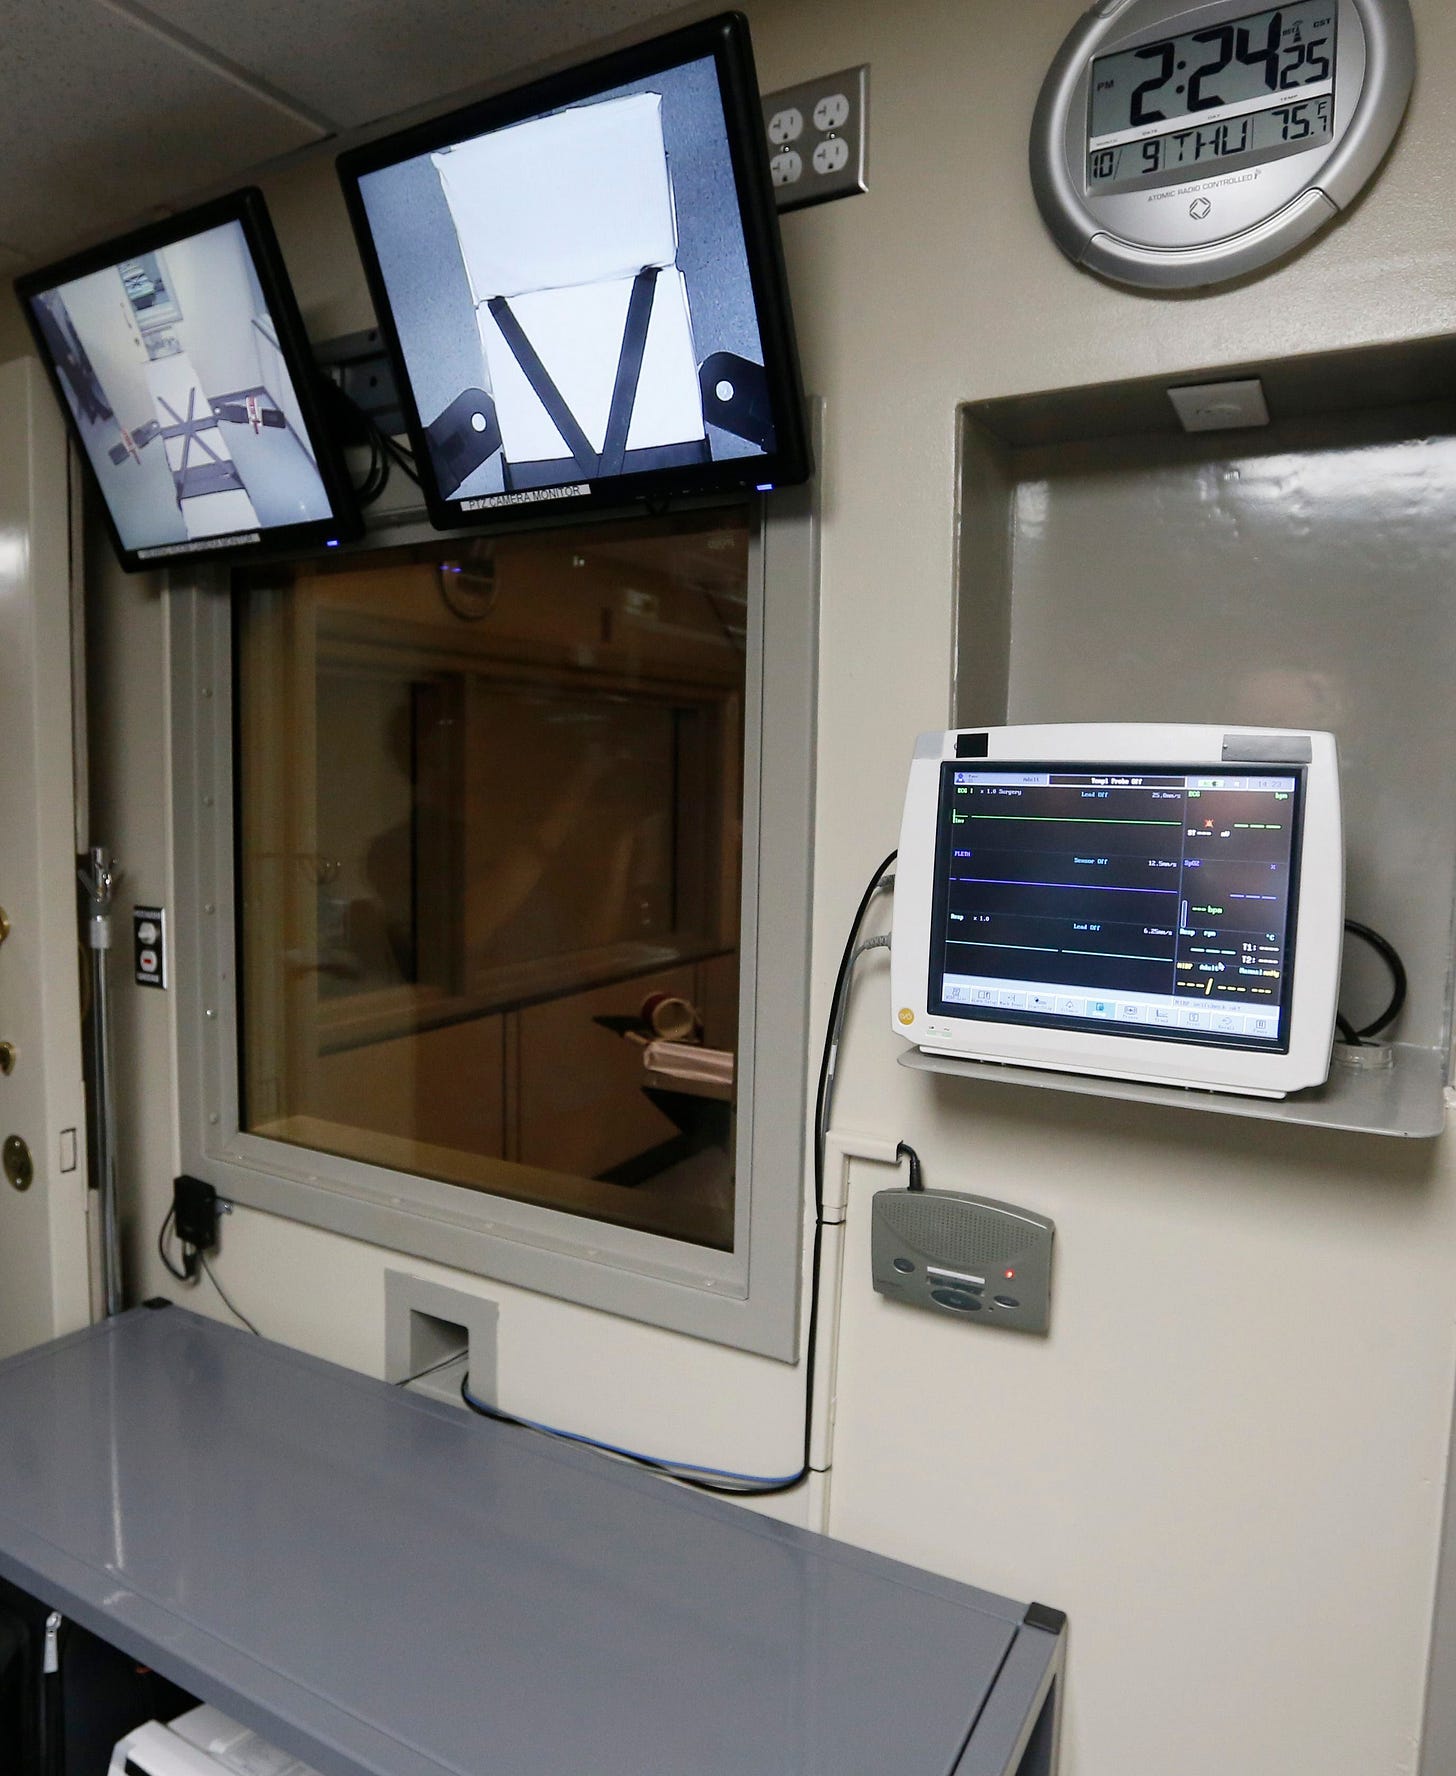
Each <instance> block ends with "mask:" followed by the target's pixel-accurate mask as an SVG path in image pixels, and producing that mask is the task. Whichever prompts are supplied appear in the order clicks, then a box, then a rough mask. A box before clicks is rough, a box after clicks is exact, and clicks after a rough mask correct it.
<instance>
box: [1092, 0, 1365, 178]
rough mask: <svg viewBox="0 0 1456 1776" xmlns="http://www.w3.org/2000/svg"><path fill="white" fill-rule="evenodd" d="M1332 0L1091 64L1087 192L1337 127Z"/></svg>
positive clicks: (1192, 172)
mask: <svg viewBox="0 0 1456 1776" xmlns="http://www.w3.org/2000/svg"><path fill="white" fill-rule="evenodd" d="M1337 8H1338V0H1295V3H1294V4H1291V5H1288V6H1279V7H1274V8H1272V9H1267V10H1265V11H1263V12H1251V13H1248V14H1247V15H1246V16H1245V17H1243V18H1239V19H1231V20H1230V21H1229V22H1228V23H1227V24H1222V25H1210V26H1208V27H1206V28H1205V29H1203V30H1201V31H1191V32H1188V33H1186V34H1185V35H1183V36H1180V37H1168V38H1163V39H1160V40H1158V41H1156V42H1152V43H1144V44H1142V45H1140V46H1139V47H1138V48H1137V49H1129V50H1122V51H1120V52H1119V53H1118V54H1116V55H1110V56H1103V57H1101V58H1100V59H1099V60H1097V61H1095V62H1093V64H1092V91H1091V104H1090V118H1089V125H1088V142H1087V186H1088V189H1089V191H1107V190H1110V189H1114V188H1122V189H1136V188H1137V187H1138V186H1139V185H1141V184H1143V183H1144V182H1155V183H1158V184H1168V183H1172V182H1176V181H1177V180H1179V179H1185V178H1199V177H1202V176H1203V175H1204V174H1205V173H1207V172H1212V171H1223V170H1225V169H1227V168H1229V167H1234V166H1241V165H1249V164H1251V163H1253V162H1255V161H1263V160H1274V159H1277V158H1279V157H1280V156H1282V155H1285V154H1297V153H1299V152H1301V151H1302V150H1304V149H1307V148H1315V147H1318V146H1319V145H1320V144H1321V143H1322V142H1327V141H1328V140H1329V139H1330V137H1331V135H1332V134H1333V131H1334V110H1335V26H1336V15H1337Z"/></svg>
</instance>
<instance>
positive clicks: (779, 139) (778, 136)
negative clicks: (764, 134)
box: [768, 105, 804, 148]
mask: <svg viewBox="0 0 1456 1776" xmlns="http://www.w3.org/2000/svg"><path fill="white" fill-rule="evenodd" d="M803 133H804V113H803V112H802V111H796V110H795V109H794V107H793V106H792V105H789V106H787V107H786V108H785V109H784V110H782V111H775V112H774V114H773V116H772V117H770V118H769V120H768V139H769V141H770V142H771V143H772V144H773V145H774V147H775V148H782V147H783V146H784V144H785V143H787V142H797V141H798V139H799V137H800V136H802V135H803Z"/></svg>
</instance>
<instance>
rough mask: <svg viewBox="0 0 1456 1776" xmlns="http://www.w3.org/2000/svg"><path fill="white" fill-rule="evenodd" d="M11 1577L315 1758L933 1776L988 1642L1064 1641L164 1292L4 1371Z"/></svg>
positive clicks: (1045, 1657)
mask: <svg viewBox="0 0 1456 1776" xmlns="http://www.w3.org/2000/svg"><path fill="white" fill-rule="evenodd" d="M0 1575H3V1576H4V1577H6V1578H8V1579H10V1580H11V1581H12V1582H14V1583H16V1584H19V1585H21V1586H23V1587H24V1588H25V1589H27V1590H29V1591H31V1592H33V1593H34V1594H35V1595H37V1596H38V1597H40V1598H42V1599H43V1600H44V1601H45V1602H47V1603H48V1604H50V1605H52V1606H53V1607H57V1608H60V1609H61V1610H63V1611H64V1612H65V1613H66V1614H68V1615H71V1616H73V1617H74V1618H75V1619H76V1620H78V1621H80V1622H81V1623H82V1624H83V1625H84V1626H86V1627H88V1628H90V1629H91V1630H92V1631H93V1632H95V1633H98V1634H100V1635H102V1636H104V1637H105V1638H107V1639H109V1640H111V1641H113V1642H115V1643H116V1644H117V1645H118V1646H120V1647H122V1648H123V1649H124V1650H125V1651H127V1652H129V1653H131V1654H133V1655H134V1656H136V1657H138V1658H141V1659H145V1660H146V1661H148V1662H149V1663H151V1664H152V1665H154V1666H155V1667H156V1669H158V1670H159V1671H161V1672H162V1673H163V1674H164V1675H165V1676H168V1677H171V1678H173V1679H174V1680H175V1681H177V1682H179V1683H181V1684H183V1685H184V1686H186V1687H188V1688H190V1689H192V1690H194V1691H196V1693H198V1694H199V1695H201V1696H202V1697H203V1698H204V1699H205V1700H207V1701H211V1702H215V1703H216V1704H217V1705H218V1706H220V1707H223V1708H226V1709H227V1711H228V1712H229V1713H232V1714H234V1715H235V1716H236V1717H237V1718H238V1719H240V1720H242V1721H244V1722H245V1723H246V1724H248V1725H250V1726H253V1727H255V1728H256V1729H257V1730H258V1731H260V1732H262V1733H264V1734H265V1735H266V1736H268V1737H270V1738H272V1739H273V1740H274V1741H275V1742H276V1743H278V1744H279V1745H280V1746H282V1747H284V1748H285V1749H287V1750H289V1751H292V1752H293V1753H294V1754H295V1755H297V1756H299V1757H302V1758H304V1759H306V1760H307V1761H308V1762H310V1763H312V1764H314V1765H315V1766H316V1767H317V1768H318V1769H319V1770H321V1771H323V1772H326V1773H327V1776H361V1773H363V1772H368V1773H369V1776H441V1773H442V1772H446V1771H448V1772H453V1773H455V1776H476V1773H484V1772H490V1773H492V1776H495V1773H501V1776H566V1773H568V1772H577V1771H579V1772H588V1773H590V1776H780V1773H782V1776H789V1773H790V1772H792V1773H793V1776H860V1773H863V1776H881V1773H883V1772H886V1771H889V1770H900V1771H906V1772H916V1773H918V1772H922V1771H923V1772H925V1773H926V1776H932V1773H933V1776H945V1773H946V1772H948V1771H952V1770H955V1769H956V1768H957V1767H958V1765H959V1762H960V1760H961V1758H962V1754H963V1753H964V1752H966V1749H967V1744H968V1740H970V1739H971V1738H972V1736H973V1729H974V1728H975V1726H976V1723H977V1721H978V1719H979V1717H980V1716H981V1714H982V1711H983V1708H985V1705H986V1704H987V1701H988V1698H990V1697H991V1696H992V1693H993V1690H994V1688H995V1686H996V1683H997V1679H998V1675H999V1674H1000V1673H1001V1671H1002V1669H1003V1666H1004V1665H1006V1664H1007V1663H1008V1662H1011V1663H1014V1664H1018V1665H1021V1666H1026V1665H1027V1661H1028V1659H1029V1657H1030V1655H1031V1652H1035V1654H1036V1657H1037V1659H1039V1661H1040V1665H1039V1666H1038V1669H1041V1667H1049V1666H1050V1665H1051V1664H1053V1663H1055V1662H1056V1661H1057V1658H1058V1655H1059V1637H1058V1636H1057V1635H1056V1634H1055V1633H1047V1632H1042V1631H1040V1630H1036V1629H1027V1628H1024V1627H1022V1620H1023V1616H1024V1614H1025V1612H1024V1609H1023V1607H1022V1606H1021V1605H1018V1604H1015V1603H1012V1602H1010V1601H1009V1600H1007V1599H1005V1598H1001V1597H995V1596H992V1595H991V1594H989V1593H987V1592H982V1591H978V1590H975V1589H972V1588H971V1587H968V1586H965V1585H960V1584H957V1583H954V1582H952V1581H950V1580H947V1579H942V1578H938V1577H936V1576H934V1575H932V1574H930V1573H926V1572H921V1571H919V1570H917V1569H915V1568H912V1567H908V1566H904V1565H901V1564H898V1563H896V1562H893V1561H890V1560H886V1559H882V1558H880V1557H878V1556H875V1555H871V1554H867V1553H864V1552H862V1551H859V1550H857V1549H853V1548H850V1547H848V1546H845V1545H844V1544H842V1543H838V1542H835V1541H832V1540H829V1539H827V1538H825V1537H822V1536H817V1535H813V1534H811V1533H808V1532H806V1531H803V1530H798V1529H795V1528H793V1527H790V1526H788V1525H784V1524H780V1523H777V1522H775V1521H772V1520H770V1519H766V1518H763V1517H761V1516H759V1515H757V1514H755V1513H753V1512H750V1511H746V1510H744V1509H742V1508H741V1507H739V1506H736V1505H733V1504H730V1503H727V1502H724V1501H721V1500H717V1499H713V1498H710V1497H705V1496H703V1495H700V1494H696V1493H691V1492H687V1491H684V1490H683V1489H681V1488H679V1487H675V1486H672V1485H671V1484H669V1483H667V1482H665V1481H663V1480H662V1479H660V1478H658V1477H657V1476H655V1475H652V1474H647V1473H642V1472H638V1471H634V1470H633V1469H631V1468H629V1467H627V1466H624V1465H623V1464H621V1463H619V1462H614V1461H612V1460H610V1459H609V1458H607V1457H604V1456H600V1455H597V1454H596V1453H594V1452H592V1451H590V1450H583V1449H575V1448H572V1447H569V1446H567V1445H562V1444H556V1443H553V1442H551V1441H550V1440H549V1439H546V1438H543V1437H541V1436H539V1435H537V1434H534V1433H532V1432H529V1431H525V1430H521V1429H518V1428H516V1427H512V1426H507V1425H500V1424H494V1423H490V1422H488V1421H484V1420H481V1419H478V1418H472V1417H469V1416H467V1415H466V1414H464V1413H463V1412H460V1411H458V1410H456V1409H455V1408H453V1407H450V1406H447V1405H443V1404H441V1403H439V1402H437V1401H432V1400H428V1399H422V1398H419V1397H416V1396H414V1395H411V1394H405V1393H402V1392H401V1391H400V1390H399V1389H397V1388H390V1387H387V1386H385V1385H384V1384H383V1383H379V1382H374V1381H371V1380H368V1379H367V1378H365V1377H362V1376H358V1375H355V1374H353V1373H352V1372H350V1371H347V1370H343V1369H339V1368H336V1367H334V1366H332V1365H330V1364H325V1363H321V1362H319V1361H317V1360H315V1359H313V1358H310V1357H306V1356H303V1355H301V1354H300V1353H298V1352H295V1351H292V1350H289V1349H287V1348H286V1347H284V1346H282V1345H277V1344H272V1343H269V1342H267V1341H265V1340H262V1339H256V1338H253V1337H250V1336H249V1335H248V1334H247V1333H244V1332H241V1331H236V1330H234V1329H233V1328H231V1327H227V1326H222V1325H219V1324H217V1323H215V1322H213V1321H210V1320H206V1319H202V1318H199V1317H198V1316H196V1315H193V1314H190V1313H186V1312H184V1311H182V1310H181V1309H179V1308H163V1309H156V1310H147V1309H138V1310H136V1311H134V1312H132V1313H129V1314H126V1315H123V1316H121V1317H120V1318H118V1319H115V1320H111V1321H108V1322H105V1323H103V1324H102V1325H99V1326H96V1327H93V1328H91V1329H90V1330H89V1331H86V1332H82V1333H78V1334H75V1335H74V1336H72V1337H70V1338H66V1339H61V1340H58V1341H57V1342H56V1343H54V1344H50V1345H45V1346H42V1347H41V1348H40V1349H38V1350H36V1351H32V1352H28V1353H25V1354H23V1355H21V1356H19V1357H14V1358H12V1359H10V1360H9V1361H8V1362H6V1363H4V1364H0ZM1018 1640H1019V1641H1020V1642H1021V1643H1022V1644H1021V1647H1020V1650H1019V1652H1018V1657H1017V1660H1016V1661H1009V1655H1010V1654H1011V1652H1012V1649H1013V1646H1015V1645H1016V1644H1017V1643H1018ZM1029 1642H1035V1643H1036V1644H1035V1646H1034V1647H1030V1648H1029V1646H1028V1643H1029ZM987 1712H988V1713H989V1712H993V1711H990V1710H988V1711H987ZM1002 1712H1004V1709H1003V1711H1002ZM962 1767H965V1766H962Z"/></svg>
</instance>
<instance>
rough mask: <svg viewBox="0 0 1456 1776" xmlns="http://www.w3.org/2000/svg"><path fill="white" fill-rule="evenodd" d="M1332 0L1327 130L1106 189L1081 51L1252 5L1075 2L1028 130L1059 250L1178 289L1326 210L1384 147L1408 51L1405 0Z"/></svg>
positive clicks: (1309, 230) (1410, 66)
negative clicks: (1310, 141) (1292, 146)
mask: <svg viewBox="0 0 1456 1776" xmlns="http://www.w3.org/2000/svg"><path fill="white" fill-rule="evenodd" d="M1332 3H1333V4H1335V5H1336V6H1337V8H1338V23H1337V27H1336V28H1337V32H1338V48H1337V51H1336V66H1335V91H1334V101H1335V116H1334V131H1333V135H1332V137H1331V139H1330V140H1329V141H1328V142H1324V143H1321V144H1319V145H1318V146H1316V147H1314V148H1312V149H1309V150H1307V151H1306V152H1304V153H1298V154H1291V155H1287V156H1285V157H1283V158H1281V159H1274V160H1268V161H1265V162H1263V163H1261V164H1258V165H1255V166H1252V167H1249V166H1246V167H1243V168H1240V169H1237V170H1236V171H1234V172H1230V171H1229V170H1227V169H1226V170H1224V171H1222V172H1218V171H1211V172H1210V173H1209V175H1208V176H1207V177H1206V178H1190V179H1187V180H1183V181H1179V182H1177V183H1165V184H1162V185H1159V186H1156V187H1145V188H1143V189H1141V190H1135V191H1122V192H1111V193H1106V192H1104V193H1089V192H1088V191H1087V188H1086V165H1087V146H1088V113H1089V108H1088V91H1089V83H1090V80H1091V70H1092V63H1093V62H1094V60H1096V59H1098V58H1099V57H1102V56H1106V55H1115V54H1117V53H1118V52H1120V51H1122V50H1127V49H1135V48H1137V47H1138V46H1139V45H1140V44H1142V43H1145V42H1150V41H1154V40H1156V39H1157V38H1159V37H1166V36H1173V35H1177V34H1180V33H1182V32H1184V31H1188V30H1197V29H1200V28H1203V27H1204V26H1208V25H1216V24H1220V23H1223V22H1224V21H1226V20H1229V19H1235V18H1240V17H1245V16H1247V15H1248V14H1249V13H1250V12H1251V11H1256V10H1258V7H1257V4H1256V0H1194V3H1193V4H1188V0H1101V4H1099V5H1097V6H1095V7H1094V8H1093V9H1092V11H1091V12H1089V13H1086V14H1085V15H1084V16H1083V17H1082V18H1081V19H1080V20H1079V21H1078V23H1077V25H1076V26H1075V27H1074V28H1073V30H1072V32H1071V33H1070V35H1069V36H1068V37H1067V39H1066V41H1065V42H1064V43H1063V45H1062V47H1061V49H1060V50H1059V51H1058V52H1057V56H1056V58H1055V60H1054V61H1053V63H1052V65H1051V68H1050V69H1049V70H1048V73H1047V77H1046V80H1045V82H1044V84H1043V86H1042V90H1041V96H1040V98H1039V99H1038V101H1037V107H1036V115H1035V118H1034V121H1033V124H1032V133H1031V180H1032V188H1033V190H1034V191H1035V194H1036V200H1037V204H1038V206H1039V207H1040V209H1041V213H1042V217H1043V219H1044V220H1045V222H1046V224H1047V226H1048V228H1049V229H1050V230H1051V233H1052V235H1053V237H1054V238H1055V240H1056V242H1057V244H1058V245H1059V246H1060V247H1061V249H1062V251H1063V252H1064V253H1066V254H1067V256H1068V257H1069V258H1070V259H1072V260H1073V261H1075V262H1076V263H1077V264H1079V265H1083V266H1085V267H1086V268H1087V269H1088V270H1090V271H1096V272H1099V273H1101V275H1103V276H1104V277H1108V278H1112V279H1114V280H1116V281H1118V282H1121V283H1125V284H1129V285H1132V286H1134V287H1136V288H1143V289H1164V290H1167V289H1188V288H1196V287H1199V286H1206V285H1209V284H1215V283H1222V282H1226V281H1228V280H1229V279H1232V278H1236V277H1241V276H1243V275H1245V274H1246V273H1248V272H1250V271H1255V270H1258V269H1260V268H1261V267H1263V266H1265V265H1269V264H1271V263H1273V262H1274V261H1276V260H1278V259H1281V258H1283V257H1284V256H1285V255H1286V254H1288V253H1290V252H1292V251H1293V250H1294V248H1295V247H1297V246H1298V245H1299V244H1300V243H1301V242H1302V241H1304V240H1306V239H1308V238H1309V236H1310V235H1311V234H1313V233H1315V231H1316V230H1317V229H1319V228H1321V227H1323V226H1324V225H1325V223H1327V222H1329V221H1331V220H1332V219H1333V218H1334V217H1335V216H1336V215H1337V214H1338V213H1339V211H1340V210H1342V209H1343V208H1345V206H1346V205H1348V204H1349V203H1350V202H1351V201H1352V200H1353V199H1354V198H1355V197H1356V195H1357V194H1358V193H1359V192H1360V191H1361V190H1362V189H1363V188H1364V186H1365V185H1366V184H1367V183H1368V181H1369V180H1370V179H1371V178H1372V177H1373V175H1374V173H1375V172H1376V170H1377V168H1378V167H1379V165H1380V163H1381V161H1382V160H1383V159H1384V158H1385V155H1386V152H1387V151H1388V149H1389V148H1390V145H1391V143H1392V142H1393V141H1394V139H1395V135H1396V132H1397V131H1398V130H1399V128H1400V124H1401V120H1402V119H1403V117H1404V116H1405V111H1406V106H1407V104H1408V103H1409V100H1410V93H1411V87H1412V85H1413V83H1414V79H1415V62H1416V54H1415V22H1414V20H1413V19H1412V17H1411V11H1410V5H1409V0H1332ZM1185 199H1186V201H1183V200H1185Z"/></svg>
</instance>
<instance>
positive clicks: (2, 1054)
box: [0, 1042, 20, 1079]
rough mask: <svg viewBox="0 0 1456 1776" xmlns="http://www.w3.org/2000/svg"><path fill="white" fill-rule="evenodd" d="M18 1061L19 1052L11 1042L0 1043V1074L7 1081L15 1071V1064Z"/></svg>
mask: <svg viewBox="0 0 1456 1776" xmlns="http://www.w3.org/2000/svg"><path fill="white" fill-rule="evenodd" d="M19 1059H20V1050H19V1049H18V1048H17V1047H16V1046H15V1044H14V1043H13V1042H0V1073H3V1074H4V1075H5V1077H6V1078H7V1079H8V1078H9V1077H10V1075H11V1074H12V1073H13V1072H14V1071H15V1063H16V1062H17V1061H18V1060H19Z"/></svg>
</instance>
